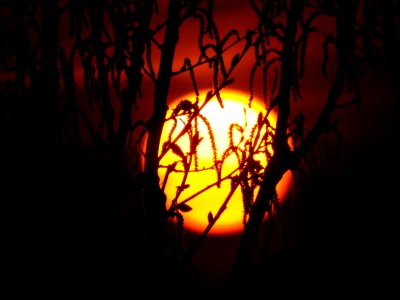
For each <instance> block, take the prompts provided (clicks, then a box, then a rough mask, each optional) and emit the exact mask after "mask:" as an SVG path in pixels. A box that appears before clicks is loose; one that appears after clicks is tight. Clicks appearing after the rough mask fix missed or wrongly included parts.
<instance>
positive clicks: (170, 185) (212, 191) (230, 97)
mask: <svg viewBox="0 0 400 300" xmlns="http://www.w3.org/2000/svg"><path fill="white" fill-rule="evenodd" d="M205 94H206V93H205V92H203V93H201V94H200V97H199V99H200V105H201V101H203V100H204V98H205ZM221 96H222V99H223V104H224V108H221V106H220V105H219V103H218V101H217V100H216V98H215V97H214V98H213V99H212V100H211V101H210V102H209V103H207V104H206V105H205V107H204V108H203V109H202V110H201V114H202V115H203V116H204V117H205V118H206V119H207V120H208V122H209V125H210V127H211V128H212V132H213V135H214V141H215V145H216V149H217V159H218V160H220V159H221V158H222V154H223V152H224V151H225V150H226V149H227V148H228V147H229V145H230V141H229V127H230V125H231V124H238V125H239V126H240V127H242V128H243V129H244V133H243V136H244V139H243V141H241V140H240V139H241V133H240V130H233V135H232V137H233V144H235V145H239V146H241V147H242V148H244V146H243V145H244V143H245V142H246V141H247V139H248V138H249V134H250V131H251V129H252V128H253V126H254V125H255V124H257V120H258V115H259V113H260V112H262V113H263V115H265V108H264V107H263V106H261V105H259V104H258V103H256V102H255V101H254V102H253V103H252V106H251V108H249V107H248V96H247V95H245V94H243V93H240V92H237V91H225V90H224V91H223V92H221ZM182 99H188V100H190V101H191V102H193V103H194V102H195V96H194V95H186V96H185V97H183V98H182ZM179 102H180V101H177V102H176V103H173V104H172V105H171V106H170V107H171V108H175V107H176V105H177V104H178V103H179ZM171 114H172V109H171V110H170V111H169V114H168V116H167V117H169V116H171ZM177 119H178V122H177V127H176V128H175V130H174V131H173V134H172V140H174V138H175V137H176V136H177V135H178V134H179V133H180V132H181V130H182V129H183V128H184V126H185V124H186V123H187V117H185V116H179V117H178V118H177ZM269 122H270V123H271V125H272V127H275V124H276V118H275V115H272V114H270V116H269ZM173 124H174V123H173V122H172V121H167V122H166V124H165V126H164V129H163V133H162V137H161V146H160V153H161V149H162V145H163V143H164V142H166V141H167V140H168V135H169V133H170V132H171V128H172V127H173ZM198 130H199V137H200V138H202V140H201V142H200V143H199V145H198V147H197V154H198V170H195V166H194V158H193V160H192V163H191V167H190V172H189V174H188V176H187V179H186V181H185V184H186V185H190V187H188V188H186V189H184V190H183V192H182V193H181V194H180V196H179V198H178V199H177V203H181V202H182V201H185V199H188V198H189V197H191V196H192V195H194V194H195V193H197V192H199V191H201V190H203V189H204V188H206V187H208V186H210V185H213V184H214V183H215V182H216V181H217V173H216V171H215V170H214V169H213V168H212V166H213V165H214V158H213V157H214V156H213V149H212V142H211V138H210V135H209V131H208V128H207V126H206V124H205V123H204V122H203V121H202V120H201V119H198ZM264 132H265V129H264ZM176 144H177V145H178V146H179V148H180V149H181V150H182V152H183V153H184V154H185V155H187V154H188V153H190V136H189V135H188V134H185V135H183V136H182V137H181V138H180V139H179V140H178V141H177V143H176ZM255 159H256V160H258V161H259V162H260V164H261V165H262V166H263V167H265V165H266V163H267V161H266V158H265V155H261V154H259V155H257V156H256V157H255ZM176 161H178V163H177V164H176V166H175V170H176V171H177V172H171V173H169V176H168V180H167V181H166V185H165V190H164V191H165V194H166V196H167V209H168V208H169V207H170V205H171V203H172V200H173V199H174V198H175V196H176V193H177V187H179V186H182V179H183V178H184V174H185V172H184V164H183V163H182V161H181V157H180V156H179V155H177V154H176V153H175V154H174V153H173V152H172V151H171V150H170V151H168V152H167V153H166V154H165V155H164V156H163V157H162V159H161V161H160V165H161V166H163V167H161V168H160V169H159V176H160V184H161V185H162V184H163V181H164V178H165V174H166V170H167V169H166V166H168V165H171V164H172V163H174V162H176ZM237 168H238V159H237V158H236V157H235V156H234V155H230V156H229V157H228V158H227V159H225V161H224V163H223V166H222V178H224V177H225V176H227V175H228V174H230V173H231V172H232V171H234V170H235V169H237ZM235 174H236V175H237V174H239V173H238V171H237V172H236V173H235ZM290 181H291V175H290V173H289V172H288V173H286V174H285V176H284V177H283V178H282V180H281V182H280V183H279V184H278V186H277V193H278V198H279V200H280V201H282V200H283V199H284V198H285V197H286V195H287V193H288V191H289V188H290ZM230 189H231V180H225V181H222V183H221V186H220V187H217V186H216V185H214V186H212V187H211V188H209V189H208V190H206V191H204V192H202V193H201V194H199V195H197V196H196V197H194V198H192V199H191V200H189V201H187V202H184V203H185V204H186V205H188V206H189V207H190V208H192V210H190V211H188V212H182V215H183V217H184V227H185V229H186V230H190V231H193V232H196V233H201V232H203V231H204V229H205V228H206V227H207V225H208V223H209V215H210V212H211V214H212V216H215V215H216V214H217V212H218V210H219V209H220V207H221V205H222V203H223V202H224V201H225V199H226V197H227V195H228V194H229V192H230ZM257 191H258V187H257V188H256V189H255V194H254V195H256V194H257ZM242 199H243V197H242V192H241V189H240V187H238V188H237V189H236V191H235V193H234V194H233V196H232V198H231V199H230V200H229V202H228V205H227V209H226V210H225V211H224V212H223V213H222V215H221V217H220V218H219V219H218V221H217V222H216V223H215V225H214V226H213V228H212V229H211V231H210V234H234V233H240V232H241V231H242V230H243V213H244V206H243V200H242Z"/></svg>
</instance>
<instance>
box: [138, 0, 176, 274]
mask: <svg viewBox="0 0 400 300" xmlns="http://www.w3.org/2000/svg"><path fill="white" fill-rule="evenodd" d="M179 26H180V1H179V0H171V1H170V2H169V7H168V22H167V25H166V29H165V36H164V41H163V44H162V49H161V61H160V68H159V73H158V76H157V80H156V84H155V91H154V101H153V105H154V106H153V114H152V116H151V118H150V120H149V121H148V138H147V146H146V155H145V170H144V209H145V220H146V222H145V226H146V227H145V231H146V235H147V237H148V238H147V242H148V248H147V249H148V251H149V252H148V253H149V254H150V256H149V257H150V258H151V264H152V265H155V266H156V268H159V267H160V266H162V267H164V261H163V260H164V259H165V251H166V249H165V248H166V245H165V243H166V241H167V240H166V220H167V215H166V207H165V204H166V203H165V201H166V197H165V195H164V193H163V191H161V189H160V185H159V184H160V183H159V177H158V167H159V161H158V150H159V145H160V139H161V132H162V128H163V125H164V120H165V116H166V113H167V110H168V106H167V98H168V91H169V88H170V81H171V77H172V63H173V60H174V53H175V47H176V45H177V42H178V38H179V35H178V34H179ZM164 275H166V274H164Z"/></svg>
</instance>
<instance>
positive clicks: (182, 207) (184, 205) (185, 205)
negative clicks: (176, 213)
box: [178, 203, 193, 212]
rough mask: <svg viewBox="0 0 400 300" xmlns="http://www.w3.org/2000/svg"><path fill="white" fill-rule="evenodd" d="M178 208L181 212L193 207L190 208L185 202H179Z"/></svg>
mask: <svg viewBox="0 0 400 300" xmlns="http://www.w3.org/2000/svg"><path fill="white" fill-rule="evenodd" d="M178 209H179V210H180V211H182V212H189V211H191V210H192V209H193V208H191V207H190V206H189V205H187V204H185V203H181V204H179V206H178Z"/></svg>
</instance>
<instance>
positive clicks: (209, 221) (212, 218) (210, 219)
mask: <svg viewBox="0 0 400 300" xmlns="http://www.w3.org/2000/svg"><path fill="white" fill-rule="evenodd" d="M207 218H208V223H212V222H213V221H214V216H213V214H212V212H211V211H210V212H209V213H208V215H207Z"/></svg>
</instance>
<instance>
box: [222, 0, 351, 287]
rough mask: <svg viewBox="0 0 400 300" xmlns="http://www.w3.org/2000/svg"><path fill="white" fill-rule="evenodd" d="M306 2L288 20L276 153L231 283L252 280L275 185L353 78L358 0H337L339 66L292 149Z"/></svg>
mask: <svg viewBox="0 0 400 300" xmlns="http://www.w3.org/2000/svg"><path fill="white" fill-rule="evenodd" d="M303 3H304V2H303V1H296V2H293V3H292V5H291V7H290V12H289V15H288V19H287V22H286V35H285V42H284V45H283V51H282V68H281V78H280V90H279V94H278V96H277V99H278V100H277V101H276V103H277V107H278V119H277V128H276V134H275V137H274V142H273V147H274V156H273V157H272V159H271V161H270V162H269V164H268V165H267V167H266V169H265V173H264V177H263V183H262V184H261V187H260V190H259V192H258V194H257V197H256V200H255V204H254V207H253V209H252V211H251V212H250V217H249V221H248V223H247V224H246V225H245V228H244V233H243V237H242V240H241V242H240V245H239V250H238V253H237V255H236V259H235V262H234V264H233V267H232V269H231V272H230V274H229V278H228V284H229V285H230V286H233V287H234V286H235V285H237V284H239V283H240V282H243V281H245V282H250V281H251V280H252V279H254V278H252V276H253V275H254V273H252V272H253V271H254V266H255V263H256V261H257V260H258V258H259V257H258V256H259V254H258V251H259V249H257V247H258V245H259V242H260V240H259V233H260V229H261V225H262V223H263V219H264V215H265V214H266V213H267V212H271V205H273V203H272V201H271V199H272V197H273V196H274V193H275V189H276V185H277V184H278V182H279V181H280V179H281V178H282V176H283V174H284V173H285V172H286V171H288V170H295V169H296V168H297V167H298V165H299V163H300V161H301V159H302V158H304V156H305V155H306V154H307V152H308V151H309V150H310V148H311V147H312V146H313V145H314V144H315V143H316V142H317V141H318V139H319V138H320V136H321V135H322V134H324V133H326V132H328V131H329V130H331V129H332V128H333V127H334V126H333V125H332V124H331V120H330V119H331V115H332V114H333V112H334V111H335V110H336V109H337V102H338V100H339V97H340V96H341V94H342V91H343V89H344V85H345V83H346V79H350V80H351V76H352V75H353V74H352V58H353V51H354V38H355V36H354V27H355V14H356V12H357V1H347V2H346V1H338V15H337V23H336V30H337V31H336V32H337V44H336V49H337V56H338V66H337V70H336V76H335V79H334V81H333V83H332V86H331V89H330V92H329V94H328V97H327V100H326V104H325V106H324V109H323V110H322V112H321V114H320V116H319V118H318V120H317V122H316V123H315V125H314V127H313V128H312V129H311V131H310V133H309V135H308V136H307V137H306V139H305V140H304V141H303V142H302V143H301V144H300V145H299V147H298V148H296V149H295V150H294V151H293V152H290V150H289V145H288V139H287V134H286V132H287V128H288V117H289V113H290V94H291V90H292V88H293V87H292V80H293V77H294V75H295V74H294V68H293V64H294V55H295V50H294V43H295V38H296V30H297V26H298V25H297V23H298V20H299V17H300V15H301V13H302V10H303Z"/></svg>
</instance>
